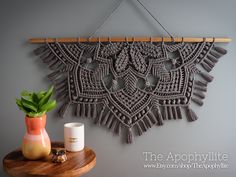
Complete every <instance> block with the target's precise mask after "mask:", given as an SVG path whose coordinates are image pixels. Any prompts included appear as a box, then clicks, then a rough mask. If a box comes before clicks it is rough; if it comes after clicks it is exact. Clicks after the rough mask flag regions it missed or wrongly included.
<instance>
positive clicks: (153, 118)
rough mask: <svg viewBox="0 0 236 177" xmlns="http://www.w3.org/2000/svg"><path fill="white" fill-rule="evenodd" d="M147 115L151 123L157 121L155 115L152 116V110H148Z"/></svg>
mask: <svg viewBox="0 0 236 177" xmlns="http://www.w3.org/2000/svg"><path fill="white" fill-rule="evenodd" d="M147 116H148V117H149V119H150V120H151V121H152V123H153V124H157V123H158V121H157V119H156V117H155V116H154V114H153V113H152V111H149V112H148V114H147Z"/></svg>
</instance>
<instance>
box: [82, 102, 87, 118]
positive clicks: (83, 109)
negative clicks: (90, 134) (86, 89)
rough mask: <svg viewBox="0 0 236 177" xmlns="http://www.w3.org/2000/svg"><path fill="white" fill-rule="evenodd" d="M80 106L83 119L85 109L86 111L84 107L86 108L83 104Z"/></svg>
mask: <svg viewBox="0 0 236 177" xmlns="http://www.w3.org/2000/svg"><path fill="white" fill-rule="evenodd" d="M81 105H82V106H81V117H82V118H85V109H86V108H85V107H86V106H85V104H81Z"/></svg>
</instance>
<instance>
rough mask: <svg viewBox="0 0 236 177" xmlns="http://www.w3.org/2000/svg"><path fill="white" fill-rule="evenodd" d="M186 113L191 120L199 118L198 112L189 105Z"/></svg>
mask: <svg viewBox="0 0 236 177" xmlns="http://www.w3.org/2000/svg"><path fill="white" fill-rule="evenodd" d="M186 114H187V118H188V120H189V121H195V120H197V119H198V117H197V115H196V113H195V112H194V111H193V110H192V109H191V108H190V107H189V106H187V108H186Z"/></svg>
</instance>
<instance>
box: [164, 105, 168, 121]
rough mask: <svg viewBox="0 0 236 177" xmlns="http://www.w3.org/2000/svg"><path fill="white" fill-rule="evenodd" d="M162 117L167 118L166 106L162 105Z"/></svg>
mask: <svg viewBox="0 0 236 177" xmlns="http://www.w3.org/2000/svg"><path fill="white" fill-rule="evenodd" d="M163 119H164V120H167V119H168V111H167V107H166V106H163Z"/></svg>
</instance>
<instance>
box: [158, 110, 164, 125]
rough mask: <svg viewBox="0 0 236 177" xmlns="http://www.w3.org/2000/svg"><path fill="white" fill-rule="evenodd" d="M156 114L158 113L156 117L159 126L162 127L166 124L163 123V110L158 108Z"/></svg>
mask: <svg viewBox="0 0 236 177" xmlns="http://www.w3.org/2000/svg"><path fill="white" fill-rule="evenodd" d="M156 112H157V115H156V120H157V125H159V126H161V125H163V124H164V122H163V117H162V114H161V110H160V108H159V107H156Z"/></svg>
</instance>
